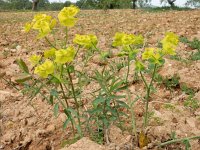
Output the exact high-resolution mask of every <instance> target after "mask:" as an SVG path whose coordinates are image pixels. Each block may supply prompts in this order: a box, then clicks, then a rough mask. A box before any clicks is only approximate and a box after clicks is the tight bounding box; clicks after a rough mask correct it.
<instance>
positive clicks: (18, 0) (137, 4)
mask: <svg viewBox="0 0 200 150" xmlns="http://www.w3.org/2000/svg"><path fill="white" fill-rule="evenodd" d="M151 1H152V0H78V1H77V2H76V3H72V2H70V1H69V0H66V1H65V2H51V3H50V2H49V0H0V11H8V10H53V11H54V10H60V9H62V8H63V7H67V6H69V5H71V4H74V5H77V6H78V7H80V8H82V9H130V8H133V9H135V8H155V7H154V6H152V4H151ZM160 2H161V3H166V4H167V3H168V4H169V6H170V7H168V8H173V9H177V7H176V6H175V2H176V0H160ZM185 6H187V7H188V6H192V7H199V6H200V0H188V1H187V2H186V4H185Z"/></svg>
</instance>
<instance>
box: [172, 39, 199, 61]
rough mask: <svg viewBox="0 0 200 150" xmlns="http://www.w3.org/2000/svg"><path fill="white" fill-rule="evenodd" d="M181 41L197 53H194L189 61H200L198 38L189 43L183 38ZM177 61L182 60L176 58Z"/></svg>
mask: <svg viewBox="0 0 200 150" xmlns="http://www.w3.org/2000/svg"><path fill="white" fill-rule="evenodd" d="M179 40H180V41H181V42H182V43H184V44H187V45H188V46H189V47H191V48H192V49H196V50H197V52H195V53H192V54H191V55H190V56H189V60H192V61H196V60H200V40H199V39H197V38H194V39H193V40H192V41H189V40H188V39H187V38H186V37H181V38H179ZM175 59H177V60H180V58H179V57H178V58H175Z"/></svg>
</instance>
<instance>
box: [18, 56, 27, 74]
mask: <svg viewBox="0 0 200 150" xmlns="http://www.w3.org/2000/svg"><path fill="white" fill-rule="evenodd" d="M16 61H17V64H18V65H19V68H20V69H22V71H24V72H25V73H29V70H28V67H27V65H26V63H25V62H24V61H23V60H22V59H21V58H20V59H17V60H16Z"/></svg>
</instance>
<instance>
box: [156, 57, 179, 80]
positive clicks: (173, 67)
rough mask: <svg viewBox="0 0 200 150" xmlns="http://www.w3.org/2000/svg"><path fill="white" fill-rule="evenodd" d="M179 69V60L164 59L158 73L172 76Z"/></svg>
mask: <svg viewBox="0 0 200 150" xmlns="http://www.w3.org/2000/svg"><path fill="white" fill-rule="evenodd" d="M179 69H181V65H180V62H178V61H175V60H169V59H165V64H164V66H163V67H162V68H161V70H160V71H159V74H160V75H161V76H162V77H164V78H172V77H173V76H175V75H177V72H178V70H179Z"/></svg>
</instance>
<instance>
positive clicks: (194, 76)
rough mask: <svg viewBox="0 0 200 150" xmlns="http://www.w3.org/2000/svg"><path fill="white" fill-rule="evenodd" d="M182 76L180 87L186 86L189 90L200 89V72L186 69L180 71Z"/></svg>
mask: <svg viewBox="0 0 200 150" xmlns="http://www.w3.org/2000/svg"><path fill="white" fill-rule="evenodd" d="M178 74H179V76H180V80H179V82H180V85H181V86H183V85H186V86H187V87H188V88H192V89H196V90H198V89H200V70H199V71H198V70H193V69H192V68H185V69H182V70H180V71H178Z"/></svg>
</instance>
